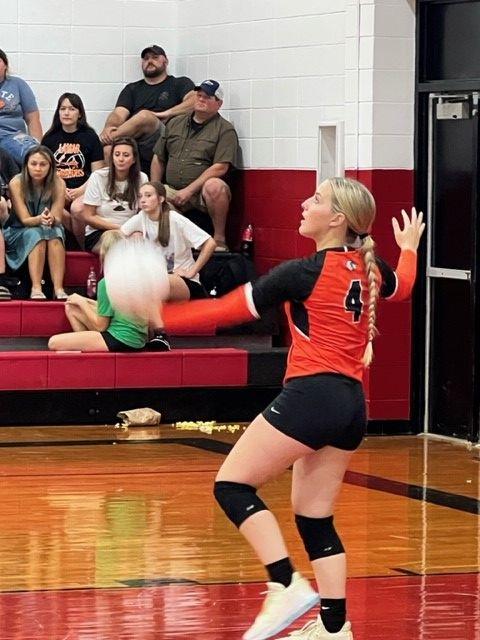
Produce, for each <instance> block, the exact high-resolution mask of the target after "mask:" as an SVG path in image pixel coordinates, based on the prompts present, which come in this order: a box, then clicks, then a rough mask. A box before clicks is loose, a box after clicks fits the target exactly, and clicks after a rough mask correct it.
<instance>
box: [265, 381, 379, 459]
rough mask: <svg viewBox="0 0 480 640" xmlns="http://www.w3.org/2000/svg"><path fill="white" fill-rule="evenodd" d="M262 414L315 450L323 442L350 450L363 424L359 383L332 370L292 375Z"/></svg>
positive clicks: (363, 404)
mask: <svg viewBox="0 0 480 640" xmlns="http://www.w3.org/2000/svg"><path fill="white" fill-rule="evenodd" d="M262 415H263V417H264V418H265V420H267V422H269V423H270V424H271V425H272V426H273V427H275V428H276V429H278V430H279V431H281V432H282V433H284V434H285V435H287V436H290V437H291V438H294V440H297V441H298V442H301V443H302V444H305V445H307V446H308V447H310V448H311V449H314V450H315V451H316V450H318V449H321V448H322V447H325V446H326V445H330V446H331V447H337V448H338V449H345V450H347V451H353V450H354V449H356V448H357V447H358V446H359V445H360V443H361V441H362V439H363V436H364V435H365V430H366V425H367V416H366V409H365V396H364V394H363V387H362V385H361V383H360V382H358V381H357V380H354V379H353V378H348V377H347V376H343V375H339V374H336V373H319V374H316V375H313V376H302V377H299V378H292V379H291V380H289V381H288V382H287V383H286V384H285V386H284V387H283V390H282V391H281V393H280V394H279V395H278V396H277V397H276V398H275V400H274V401H273V402H272V403H271V404H269V406H268V407H267V408H266V409H265V411H263V413H262Z"/></svg>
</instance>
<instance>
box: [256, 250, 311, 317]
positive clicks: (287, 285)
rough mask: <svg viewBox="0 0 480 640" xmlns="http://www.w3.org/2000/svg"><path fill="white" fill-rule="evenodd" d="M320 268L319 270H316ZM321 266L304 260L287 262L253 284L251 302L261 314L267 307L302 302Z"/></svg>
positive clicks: (308, 293)
mask: <svg viewBox="0 0 480 640" xmlns="http://www.w3.org/2000/svg"><path fill="white" fill-rule="evenodd" d="M318 266H320V269H319V268H318ZM320 270H321V265H315V264H312V263H311V261H310V260H309V259H308V258H306V259H299V260H289V261H288V262H284V263H282V264H280V265H278V267H275V268H274V269H272V270H271V271H269V272H268V273H267V274H266V275H264V276H261V277H260V278H258V280H256V281H255V282H254V283H253V290H252V295H253V302H254V304H255V308H256V309H257V311H258V312H259V313H261V312H262V311H263V310H264V309H266V308H267V307H271V306H272V305H276V304H279V303H281V302H285V301H287V300H295V301H303V300H306V299H307V298H308V296H309V295H310V294H311V292H312V289H313V287H314V285H315V282H316V281H317V279H318V276H319V274H320Z"/></svg>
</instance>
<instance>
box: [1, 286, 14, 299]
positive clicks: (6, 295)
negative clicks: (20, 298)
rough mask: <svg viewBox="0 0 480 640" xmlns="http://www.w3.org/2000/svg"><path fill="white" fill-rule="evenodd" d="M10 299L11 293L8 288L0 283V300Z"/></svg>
mask: <svg viewBox="0 0 480 640" xmlns="http://www.w3.org/2000/svg"><path fill="white" fill-rule="evenodd" d="M11 299H12V294H11V293H10V289H7V287H4V286H3V285H0V302H1V301H3V300H11Z"/></svg>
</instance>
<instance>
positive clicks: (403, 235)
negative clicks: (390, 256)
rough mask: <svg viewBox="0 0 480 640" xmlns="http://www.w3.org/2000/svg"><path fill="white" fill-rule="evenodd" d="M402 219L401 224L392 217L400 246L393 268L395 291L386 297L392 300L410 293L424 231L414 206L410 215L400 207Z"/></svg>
mask: <svg viewBox="0 0 480 640" xmlns="http://www.w3.org/2000/svg"><path fill="white" fill-rule="evenodd" d="M402 219H403V224H402V226H401V225H400V223H399V222H398V220H397V219H396V218H392V227H393V233H394V236H395V242H396V243H397V244H398V246H399V247H400V257H399V259H398V264H397V268H396V269H395V274H396V276H397V288H396V290H395V293H394V294H393V295H392V296H390V297H389V298H388V299H389V300H392V301H395V300H396V301H398V300H406V299H407V298H409V297H410V295H411V293H412V289H413V285H414V284H415V278H416V276H417V249H418V245H419V244H420V239H421V237H422V234H423V232H424V231H425V223H424V222H423V213H422V212H421V211H420V212H419V213H417V210H416V209H415V207H412V212H411V215H410V217H409V216H408V214H407V212H406V211H405V210H404V209H402Z"/></svg>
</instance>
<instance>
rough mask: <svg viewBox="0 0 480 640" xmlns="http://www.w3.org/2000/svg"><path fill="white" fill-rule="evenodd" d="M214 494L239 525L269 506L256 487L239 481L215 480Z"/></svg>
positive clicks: (227, 514) (226, 512)
mask: <svg viewBox="0 0 480 640" xmlns="http://www.w3.org/2000/svg"><path fill="white" fill-rule="evenodd" d="M213 494H214V496H215V498H216V500H217V502H218V504H219V505H220V506H221V507H222V509H223V510H224V511H225V514H226V516H227V518H229V520H231V521H232V522H233V524H234V525H235V526H236V527H239V526H240V525H241V524H242V523H243V522H245V520H246V519H247V518H249V517H250V516H252V515H253V514H254V513H257V512H258V511H266V510H267V507H266V506H265V504H264V503H263V502H262V501H261V500H260V498H259V497H258V496H257V490H256V489H255V487H251V486H250V485H249V484H241V483H239V482H222V481H218V482H215V485H214V488H213Z"/></svg>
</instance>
